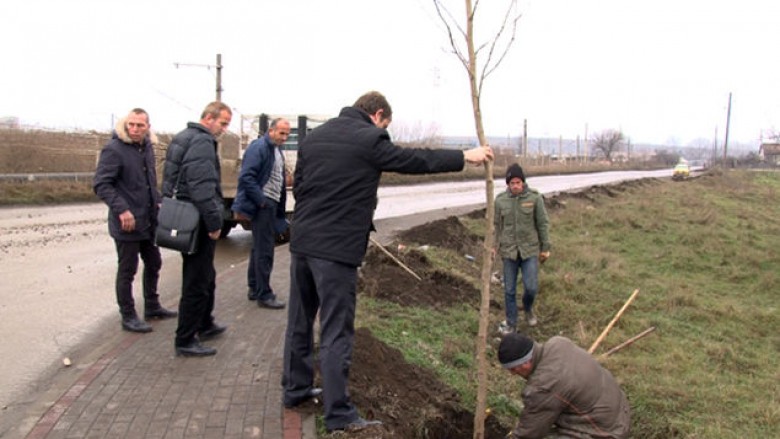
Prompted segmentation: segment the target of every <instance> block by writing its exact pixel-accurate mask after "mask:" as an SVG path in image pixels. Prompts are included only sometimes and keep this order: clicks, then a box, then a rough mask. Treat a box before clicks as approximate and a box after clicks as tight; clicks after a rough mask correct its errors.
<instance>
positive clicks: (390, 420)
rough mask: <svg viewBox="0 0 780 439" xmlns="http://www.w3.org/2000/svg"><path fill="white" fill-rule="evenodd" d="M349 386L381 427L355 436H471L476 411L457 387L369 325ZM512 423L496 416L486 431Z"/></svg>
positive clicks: (495, 432) (498, 433) (497, 433)
mask: <svg viewBox="0 0 780 439" xmlns="http://www.w3.org/2000/svg"><path fill="white" fill-rule="evenodd" d="M352 362H353V363H352V369H351V371H352V373H351V376H350V389H351V391H352V400H353V402H354V403H355V404H356V405H357V406H358V407H360V410H361V411H362V412H363V414H364V416H366V417H367V418H377V419H380V420H382V422H383V426H382V428H376V429H372V430H371V431H366V432H365V433H363V434H361V435H356V434H354V433H353V434H351V435H350V436H349V437H350V438H361V439H367V438H398V439H412V438H427V439H470V438H472V437H473V436H474V430H473V426H474V414H473V413H472V412H469V411H467V410H464V409H462V408H460V405H459V398H458V395H457V394H456V392H455V391H454V390H453V389H451V388H449V387H447V386H446V385H445V384H443V383H441V382H440V381H439V380H438V378H437V377H436V375H435V374H434V373H433V372H431V371H429V370H427V369H424V368H421V367H419V366H415V365H412V364H409V363H407V362H406V360H405V359H404V357H403V354H401V352H400V351H398V350H397V349H394V348H391V347H389V346H387V345H386V344H384V343H382V342H381V341H379V340H377V339H376V338H375V337H374V336H373V335H372V334H371V332H370V331H369V330H367V329H364V328H361V329H358V330H357V331H356V332H355V349H354V353H353V358H352ZM507 431H508V429H507V428H506V427H502V426H501V425H500V424H499V423H498V422H497V421H496V420H495V419H494V418H488V419H487V422H486V423H485V437H486V438H488V439H491V438H495V439H498V438H503V437H504V435H505V434H506V432H507Z"/></svg>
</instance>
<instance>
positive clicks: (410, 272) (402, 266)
mask: <svg viewBox="0 0 780 439" xmlns="http://www.w3.org/2000/svg"><path fill="white" fill-rule="evenodd" d="M368 239H369V240H371V243H372V244H374V245H375V246H377V247H379V249H380V250H382V251H383V252H385V254H386V255H387V256H390V259H392V260H393V261H395V263H396V264H398V266H400V267H401V268H403V269H404V270H406V271H407V272H408V273H409V274H411V275H412V276H414V277H415V278H416V279H417V280H419V281H422V278H421V277H420V276H418V275H417V273H415V272H414V271H412V269H411V268H409V267H407V266H406V265H404V263H403V262H401V261H400V260H399V259H398V258H396V257H395V256H394V255H393V254H392V253H390V252H389V251H387V249H386V248H385V246H383V245H382V244H380V243H379V242H378V241H377V240H376V239H374V238H373V237H372V236H369V237H368Z"/></svg>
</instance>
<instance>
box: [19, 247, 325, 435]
mask: <svg viewBox="0 0 780 439" xmlns="http://www.w3.org/2000/svg"><path fill="white" fill-rule="evenodd" d="M218 251H219V250H218ZM274 265H275V270H274V273H273V277H272V285H273V287H274V289H275V291H277V294H278V295H279V296H280V298H282V299H283V300H287V294H288V286H287V285H288V284H289V274H288V273H289V251H288V246H282V247H278V248H277V253H276V260H275V264H274ZM246 269H247V265H246V262H244V263H241V264H237V265H234V266H231V267H230V268H229V269H227V270H223V271H222V272H220V273H218V274H217V292H216V306H215V313H214V315H215V316H216V318H217V321H218V322H219V323H221V324H227V325H229V328H228V330H227V331H226V332H225V333H224V334H223V335H222V336H221V337H219V338H216V339H214V340H209V341H207V342H205V343H204V344H206V345H207V346H213V347H216V348H217V350H218V353H217V355H215V356H213V357H205V358H184V357H176V356H175V355H174V349H173V337H174V332H175V330H176V320H175V319H172V320H165V321H152V324H153V326H154V332H151V333H149V334H131V333H124V335H123V336H122V337H120V338H119V340H120V341H119V343H117V344H116V346H114V347H113V348H112V349H111V350H110V351H109V352H107V353H106V354H104V355H103V356H102V357H101V358H100V359H99V360H98V361H96V362H94V363H93V364H92V365H90V366H89V367H88V368H87V369H86V370H85V371H84V372H83V373H82V374H81V375H80V376H79V378H78V379H77V381H76V382H75V384H73V385H72V386H70V388H69V389H67V391H66V392H65V393H64V394H63V395H62V396H61V397H60V398H59V399H58V400H57V401H56V403H54V405H52V406H51V407H50V408H49V409H48V411H47V412H46V413H45V414H44V415H43V416H42V417H41V418H40V420H39V421H38V422H37V423H36V424H35V426H34V427H33V428H32V430H31V431H30V432H29V434H28V435H27V438H30V439H39V438H47V439H57V438H166V439H167V438H188V439H189V438H258V439H280V438H283V439H314V437H315V433H314V428H315V427H314V417H313V415H305V416H302V415H300V414H298V413H297V412H295V411H290V410H284V407H283V405H282V395H281V368H282V352H283V344H284V330H285V327H286V323H287V310H286V309H284V310H269V309H261V308H258V307H257V306H256V305H255V302H250V301H248V300H247V298H246ZM166 305H170V306H172V307H174V306H175V305H176V304H175V303H173V304H166ZM116 328H117V329H116V330H117V331H119V330H120V329H119V325H117V326H116Z"/></svg>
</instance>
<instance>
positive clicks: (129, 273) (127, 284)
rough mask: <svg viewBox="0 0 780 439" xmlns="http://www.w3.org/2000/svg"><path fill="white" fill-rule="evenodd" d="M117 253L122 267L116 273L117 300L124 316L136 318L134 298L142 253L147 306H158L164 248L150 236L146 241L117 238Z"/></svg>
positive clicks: (120, 311) (148, 307)
mask: <svg viewBox="0 0 780 439" xmlns="http://www.w3.org/2000/svg"><path fill="white" fill-rule="evenodd" d="M114 243H115V244H116V254H117V258H118V262H119V264H118V268H117V272H116V302H117V304H118V305H119V313H120V314H122V317H135V316H136V312H135V301H134V300H133V279H134V278H135V273H136V272H138V255H139V254H140V255H141V259H142V260H143V261H144V272H143V289H144V306H145V307H146V309H154V308H157V307H159V306H160V297H159V295H158V294H157V281H158V280H159V279H160V268H162V257H160V249H159V248H158V247H157V246H156V245H154V242H153V241H152V240H150V239H147V240H143V241H117V240H114Z"/></svg>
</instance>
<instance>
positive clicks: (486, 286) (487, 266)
mask: <svg viewBox="0 0 780 439" xmlns="http://www.w3.org/2000/svg"><path fill="white" fill-rule="evenodd" d="M466 17H467V20H466V44H467V45H468V56H469V63H468V71H469V83H470V85H471V104H472V107H473V109H474V123H475V124H476V128H477V138H478V139H479V144H480V145H486V144H487V141H486V139H485V131H484V128H483V126H482V110H481V109H480V96H479V87H478V85H477V59H476V55H475V53H474V11H473V9H472V7H471V0H466ZM485 186H486V191H485V192H486V198H487V200H486V201H487V207H486V209H485V242H484V246H483V249H482V250H483V251H482V292H481V301H480V306H479V332H478V334H477V352H476V355H477V407H476V409H475V411H474V439H484V437H485V415H486V409H487V369H488V364H487V334H488V324H489V321H490V277H491V276H490V275H491V271H492V269H493V257H492V250H493V244H494V240H495V236H494V235H495V232H494V225H493V216H494V214H495V213H494V207H493V204H494V202H495V201H494V199H493V162H492V161H488V162H487V163H485Z"/></svg>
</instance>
